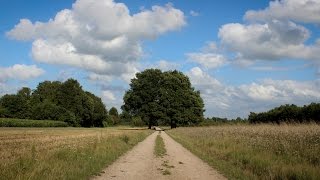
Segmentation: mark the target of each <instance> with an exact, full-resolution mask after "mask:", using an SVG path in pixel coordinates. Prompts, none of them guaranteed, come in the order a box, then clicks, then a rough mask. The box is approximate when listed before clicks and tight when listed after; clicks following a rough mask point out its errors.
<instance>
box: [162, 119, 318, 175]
mask: <svg viewBox="0 0 320 180" xmlns="http://www.w3.org/2000/svg"><path fill="white" fill-rule="evenodd" d="M167 133H168V134H169V135H170V136H171V137H173V138H174V139H175V140H177V141H178V142H180V143H181V144H182V145H183V146H185V147H186V148H187V149H189V150H190V151H192V152H193V153H194V154H196V155H198V156H199V157H200V158H202V159H203V160H204V161H206V162H208V164H210V165H211V166H213V167H214V168H216V169H218V170H219V171H220V172H221V173H223V174H224V175H225V176H227V177H228V178H230V179H319V178H320V171H319V170H320V155H319V152H320V138H319V137H320V126H319V125H281V126H274V125H242V126H241V125H239V126H217V127H196V128H177V129H174V130H170V131H167Z"/></svg>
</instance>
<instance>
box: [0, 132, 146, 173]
mask: <svg viewBox="0 0 320 180" xmlns="http://www.w3.org/2000/svg"><path fill="white" fill-rule="evenodd" d="M151 132H152V131H149V130H120V129H117V128H100V129H98V128H92V129H85V128H0V162H1V163H0V179H88V177H90V176H91V175H95V174H98V173H99V172H100V171H101V170H102V169H103V168H104V167H106V166H107V165H108V164H111V163H112V162H113V161H114V160H115V159H117V157H119V156H120V155H122V154H123V153H124V152H126V151H128V150H129V149H130V148H132V147H133V146H134V145H135V144H137V143H138V142H140V141H142V140H143V139H144V138H145V137H147V135H149V134H150V133H151Z"/></svg>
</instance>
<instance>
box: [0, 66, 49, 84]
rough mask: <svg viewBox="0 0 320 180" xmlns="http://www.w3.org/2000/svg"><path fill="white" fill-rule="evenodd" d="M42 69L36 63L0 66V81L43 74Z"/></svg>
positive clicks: (25, 78)
mask: <svg viewBox="0 0 320 180" xmlns="http://www.w3.org/2000/svg"><path fill="white" fill-rule="evenodd" d="M44 72H45V71H44V70H43V69H41V68H38V67H37V66H36V65H24V64H15V65H13V66H10V67H0V81H2V82H3V81H7V80H9V79H17V80H28V79H32V78H36V77H39V76H41V75H42V74H44Z"/></svg>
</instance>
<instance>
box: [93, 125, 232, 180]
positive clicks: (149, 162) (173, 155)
mask: <svg viewBox="0 0 320 180" xmlns="http://www.w3.org/2000/svg"><path fill="white" fill-rule="evenodd" d="M158 134H159V135H161V137H162V138H163V140H164V142H165V147H166V150H167V155H165V156H164V157H156V156H155V155H154V153H153V152H154V146H155V139H156V137H157V135H158ZM93 179H112V180H118V179H119V180H120V179H121V180H124V179H126V180H127V179H128V180H131V179H132V180H158V179H160V180H161V179H172V180H187V179H190V180H191V179H201V180H207V179H226V178H225V177H223V176H222V175H221V174H219V173H218V172H217V171H216V170H214V169H212V168H211V167H210V166H209V165H207V164H206V163H204V162H203V161H202V160H201V159H199V158H198V157H196V156H195V155H193V154H192V153H191V152H190V151H188V150H187V149H185V148H184V147H182V146H181V145H180V144H179V143H177V142H176V141H174V140H173V139H172V138H171V137H169V136H168V135H167V134H166V133H165V132H164V131H156V132H154V133H153V134H151V135H150V136H148V137H147V138H146V139H145V140H144V141H142V142H140V143H139V144H138V145H136V146H135V147H134V148H133V149H132V150H131V151H129V152H128V153H126V154H125V155H123V156H121V157H120V158H119V159H118V160H117V161H116V162H114V163H113V164H112V165H110V166H109V167H107V168H106V169H105V170H104V171H103V173H102V174H101V175H100V176H96V177H93Z"/></svg>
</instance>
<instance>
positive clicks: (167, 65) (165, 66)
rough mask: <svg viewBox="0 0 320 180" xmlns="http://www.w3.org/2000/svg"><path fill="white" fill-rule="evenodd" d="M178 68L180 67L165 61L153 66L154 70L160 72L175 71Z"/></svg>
mask: <svg viewBox="0 0 320 180" xmlns="http://www.w3.org/2000/svg"><path fill="white" fill-rule="evenodd" d="M179 67H180V65H179V64H177V63H174V62H170V61H166V60H160V61H158V62H157V63H156V65H155V68H159V69H161V70H162V71H169V70H175V69H178V68H179Z"/></svg>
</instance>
